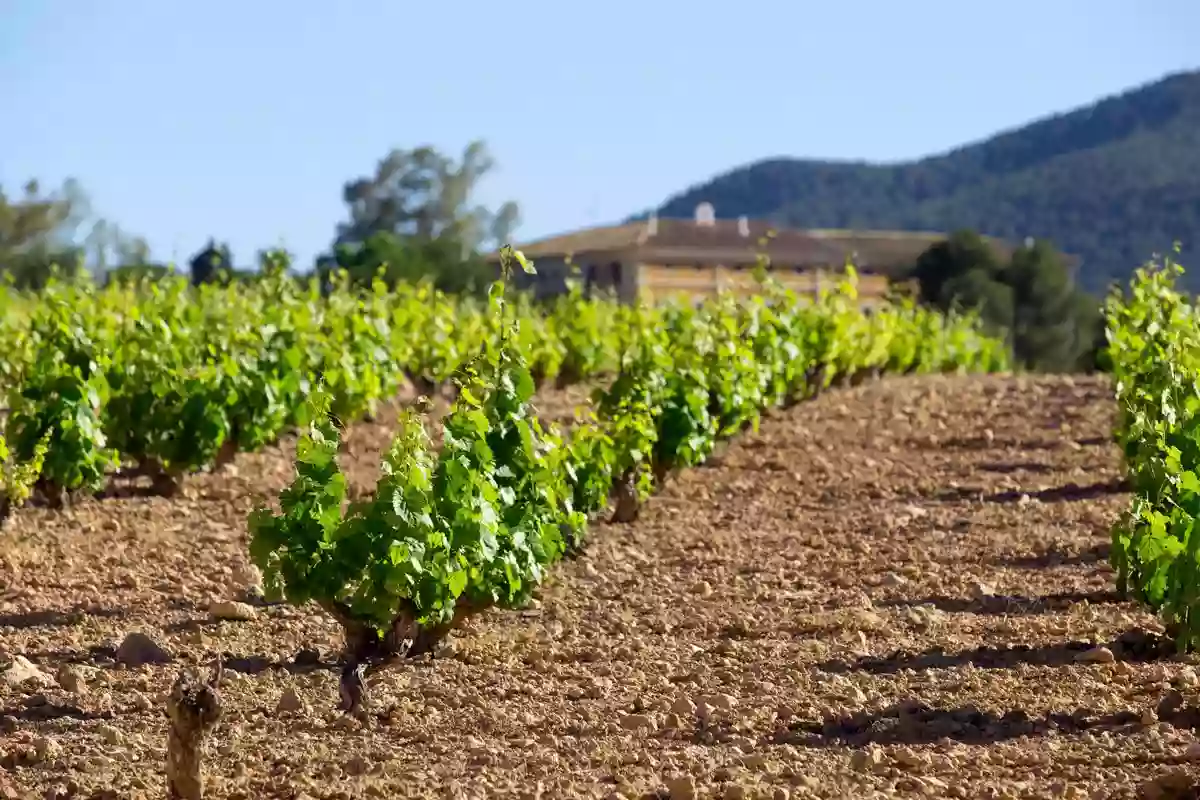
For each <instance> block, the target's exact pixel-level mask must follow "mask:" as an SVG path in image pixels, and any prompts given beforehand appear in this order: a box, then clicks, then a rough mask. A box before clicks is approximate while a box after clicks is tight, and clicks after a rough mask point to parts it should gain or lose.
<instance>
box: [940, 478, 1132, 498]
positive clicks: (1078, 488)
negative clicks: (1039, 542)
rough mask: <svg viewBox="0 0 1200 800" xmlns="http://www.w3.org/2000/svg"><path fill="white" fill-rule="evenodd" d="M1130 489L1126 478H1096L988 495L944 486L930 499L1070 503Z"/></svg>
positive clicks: (962, 488)
mask: <svg viewBox="0 0 1200 800" xmlns="http://www.w3.org/2000/svg"><path fill="white" fill-rule="evenodd" d="M1127 491H1129V486H1128V484H1127V483H1126V481H1125V479H1123V478H1112V479H1110V480H1107V481H1097V482H1095V483H1088V484H1084V485H1080V484H1078V483H1068V484H1066V485H1065V486H1055V487H1053V488H1051V489H1042V490H1041V491H1035V492H1024V491H1021V490H1020V489H1009V490H1006V491H1003V492H992V493H990V494H987V493H985V492H983V491H981V490H980V489H978V488H972V487H969V486H962V487H958V488H955V489H943V490H941V491H939V492H936V493H935V494H934V495H933V496H932V497H931V498H930V499H931V500H939V501H941V502H948V503H955V502H962V501H975V502H983V503H1020V502H1030V501H1033V500H1036V501H1038V502H1039V503H1071V502H1076V501H1079V500H1097V499H1099V498H1102V497H1108V496H1110V495H1115V494H1122V493H1124V492H1127Z"/></svg>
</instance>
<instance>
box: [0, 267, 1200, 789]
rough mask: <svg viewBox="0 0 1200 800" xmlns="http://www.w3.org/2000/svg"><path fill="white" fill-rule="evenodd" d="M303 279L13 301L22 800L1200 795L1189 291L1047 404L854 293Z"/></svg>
mask: <svg viewBox="0 0 1200 800" xmlns="http://www.w3.org/2000/svg"><path fill="white" fill-rule="evenodd" d="M504 255H505V261H504V264H505V267H506V269H509V270H515V269H532V268H533V267H531V266H530V265H529V264H528V263H527V262H526V261H525V260H524V258H523V257H522V256H521V255H520V254H519V253H516V252H513V251H511V250H506V251H505V253H504ZM285 267H286V263H285V262H284V261H283V260H282V259H279V258H276V259H274V260H272V261H270V263H269V264H268V269H267V270H266V274H265V275H264V276H263V277H262V278H261V279H260V280H258V281H257V282H255V283H252V284H246V285H231V286H213V285H206V286H202V287H192V286H190V285H188V283H187V282H186V281H183V280H179V281H177V282H172V281H159V282H142V283H136V282H135V283H123V284H113V285H110V286H106V287H104V288H98V287H95V286H93V285H90V284H88V283H87V282H86V281H79V282H56V283H52V284H51V285H50V286H49V287H48V288H47V289H46V290H44V291H43V292H41V293H40V294H39V295H38V296H37V297H36V298H33V297H27V296H23V295H19V294H17V293H10V294H8V295H5V296H3V297H0V305H3V309H4V312H5V314H4V317H3V320H2V321H0V342H2V343H3V350H4V353H5V358H4V359H3V363H2V367H3V370H2V372H0V384H2V386H0V388H2V389H3V392H4V395H5V398H6V404H5V405H6V407H7V412H6V417H5V420H4V447H3V459H4V473H3V477H4V486H3V490H4V496H3V502H2V504H0V509H2V510H3V513H4V516H5V517H6V521H5V526H4V530H3V533H2V534H0V538H2V545H0V671H2V674H3V677H4V680H3V681H0V797H23V796H25V794H26V793H28V794H29V796H36V797H56V798H57V797H63V798H66V797H80V798H82V797H114V798H116V797H160V796H162V795H163V794H164V792H165V791H166V790H165V786H166V785H167V782H172V784H173V785H174V786H175V787H176V790H177V791H179V792H180V794H179V795H178V796H180V797H192V796H199V795H198V794H196V793H195V792H196V787H197V786H198V784H197V783H196V779H197V777H198V775H199V774H200V772H201V770H202V771H203V773H204V774H205V776H206V777H205V780H206V782H207V786H208V792H207V793H206V794H205V795H204V796H211V797H229V798H235V797H236V798H245V800H255V799H256V798H273V797H284V798H300V797H309V798H350V797H394V796H448V797H451V796H465V797H485V796H486V797H490V796H508V795H512V796H520V797H562V796H596V797H605V796H612V797H646V796H656V793H657V795H658V796H670V797H709V796H716V797H725V798H734V799H735V800H736V799H737V798H751V797H770V798H802V797H843V796H856V797H872V796H893V795H911V796H932V797H963V798H966V797H989V796H990V797H1046V796H1058V797H1099V796H1103V797H1108V796H1129V797H1132V796H1136V794H1135V793H1136V792H1137V791H1139V789H1138V787H1141V789H1140V791H1142V793H1143V794H1145V793H1147V792H1149V793H1153V792H1158V794H1157V795H1156V796H1164V797H1165V796H1175V795H1171V794H1169V793H1168V792H1170V791H1172V787H1173V786H1176V785H1179V786H1182V785H1184V784H1185V783H1186V780H1188V779H1187V777H1186V776H1187V775H1188V774H1191V773H1189V770H1190V769H1191V768H1190V766H1189V765H1190V764H1191V763H1192V762H1193V761H1195V760H1200V744H1197V743H1196V740H1195V737H1194V735H1193V733H1192V730H1193V727H1194V726H1195V725H1197V724H1200V714H1198V713H1197V712H1196V711H1195V707H1194V705H1193V703H1192V700H1193V698H1191V696H1190V695H1191V693H1194V690H1195V689H1196V688H1197V687H1200V678H1198V677H1197V673H1196V671H1195V667H1194V666H1193V665H1194V660H1193V657H1192V656H1191V655H1190V654H1188V653H1186V652H1184V651H1185V650H1186V649H1187V648H1188V647H1189V646H1191V645H1193V644H1194V642H1195V640H1196V638H1197V636H1200V618H1196V617H1195V616H1194V615H1192V614H1191V611H1192V610H1193V606H1194V605H1195V604H1196V602H1197V600H1196V599H1194V598H1196V597H1197V592H1200V580H1198V579H1200V576H1198V575H1197V570H1198V569H1200V562H1197V559H1196V553H1197V550H1198V549H1200V540H1197V542H1192V541H1191V540H1190V537H1189V534H1190V532H1191V529H1192V525H1193V520H1194V518H1195V517H1194V514H1195V512H1196V511H1198V510H1200V509H1198V508H1197V503H1200V478H1198V477H1197V475H1198V474H1200V473H1198V471H1200V466H1197V465H1198V464H1200V435H1197V434H1195V433H1193V432H1192V431H1193V429H1197V426H1196V425H1195V424H1193V422H1192V420H1193V419H1194V418H1195V419H1200V417H1197V415H1198V414H1200V399H1197V398H1200V391H1198V390H1200V382H1198V379H1200V358H1198V357H1197V356H1196V353H1200V339H1197V336H1198V334H1197V332H1196V331H1200V326H1197V324H1196V323H1197V321H1198V320H1197V319H1196V311H1195V309H1194V306H1192V305H1191V304H1190V300H1189V298H1187V297H1186V296H1183V295H1181V294H1179V293H1177V292H1176V291H1175V290H1174V284H1173V276H1174V274H1175V273H1176V271H1177V269H1176V268H1175V267H1173V265H1170V264H1168V265H1166V267H1165V268H1154V269H1151V268H1147V269H1144V270H1142V271H1140V272H1139V273H1138V274H1137V275H1136V276H1135V278H1134V281H1133V283H1132V284H1131V286H1130V289H1129V291H1128V292H1126V293H1125V294H1124V295H1120V296H1117V295H1114V297H1113V298H1112V299H1111V300H1110V302H1109V306H1108V308H1107V315H1108V320H1109V326H1110V338H1111V342H1112V346H1111V353H1110V355H1111V359H1112V364H1113V368H1112V372H1113V374H1112V376H1110V377H1091V376H1088V377H1083V376H1077V377H1065V376H1063V377H1053V376H1049V377H1039V376H1013V375H1012V374H1011V373H1010V372H1009V371H1008V369H1009V365H1008V352H1007V349H1006V347H1005V345H1004V343H1003V342H1001V341H998V340H996V339H994V338H991V337H990V336H988V335H987V334H985V333H984V332H982V331H981V330H980V328H979V326H978V324H977V322H976V320H975V318H974V317H973V316H971V315H969V314H964V315H961V316H954V317H943V316H941V315H939V314H936V313H934V312H931V311H928V310H925V309H923V308H920V307H916V306H913V305H910V304H906V303H903V302H897V303H896V304H894V305H890V306H886V307H883V308H880V309H876V310H874V311H871V312H867V311H864V310H862V309H861V308H860V307H859V304H858V302H857V298H856V293H855V276H854V273H853V271H852V270H851V271H850V272H849V273H848V275H847V278H846V280H845V281H844V282H843V283H842V284H840V285H838V286H836V287H834V288H832V289H830V290H828V291H826V292H825V293H824V294H823V295H822V296H821V297H820V298H817V299H815V300H813V299H811V298H799V297H796V296H795V295H792V294H791V293H789V292H787V291H785V290H783V289H781V288H780V287H778V286H775V285H773V284H771V283H770V281H769V280H767V278H766V275H765V273H761V274H760V279H761V280H762V281H763V283H762V287H761V288H762V291H761V295H760V296H759V297H758V298H755V299H754V300H750V301H746V300H733V299H731V298H729V297H719V298H717V299H713V300H709V301H705V302H704V303H703V304H701V305H698V306H683V305H663V306H655V307H652V308H648V307H635V306H623V305H618V304H615V303H612V302H610V301H608V300H605V299H596V298H589V297H585V296H584V295H583V294H582V293H580V292H579V291H578V290H577V289H576V290H573V291H572V292H571V293H569V294H567V295H565V296H563V297H560V298H558V299H556V300H554V301H553V302H552V303H551V304H550V305H536V304H534V303H533V302H532V301H530V300H528V299H527V298H526V297H524V296H522V295H518V294H515V293H512V292H509V291H507V290H506V288H505V287H506V284H505V282H504V281H500V282H497V284H496V285H495V286H494V287H493V289H492V291H491V292H490V293H489V295H488V297H487V298H486V300H479V301H475V300H469V299H459V298H452V297H449V296H445V295H442V294H440V293H438V292H435V291H432V290H431V289H429V288H428V287H425V286H414V287H406V288H399V289H389V288H388V287H386V286H384V285H383V284H382V283H378V284H376V285H374V286H372V287H369V288H366V289H364V288H360V287H355V286H352V285H350V284H349V283H348V282H346V281H334V282H333V283H332V285H327V286H321V285H319V284H318V283H316V282H312V283H307V284H306V283H303V282H300V281H297V280H296V279H294V278H293V277H291V276H289V275H288V274H287V272H286V269H285ZM1114 396H1115V397H1116V401H1117V402H1115V403H1114ZM1114 437H1115V439H1116V440H1117V443H1118V445H1119V447H1114V446H1113V439H1114ZM1122 454H1123V459H1122ZM1127 490H1131V491H1132V498H1133V499H1132V501H1131V500H1130V495H1129V493H1128V491H1127ZM1114 523H1115V524H1114ZM1110 560H1111V561H1112V564H1113V566H1114V568H1115V574H1114V571H1113V570H1110V569H1109V567H1108V562H1109V561H1110ZM190 668H196V669H197V670H198V671H197V672H196V675H195V676H194V677H193V678H191V680H192V683H191V684H188V683H186V681H181V682H180V683H176V679H177V676H179V675H180V672H181V670H185V669H190ZM214 669H216V670H217V671H218V672H217V674H219V676H220V677H219V680H217V679H214V678H212V677H211V676H212V675H213V670H214ZM206 681H207V683H206ZM189 687H190V688H189ZM164 711H166V712H167V713H166V716H164ZM189 738H190V739H191V744H190V745H189V744H187V743H186V742H183V740H186V739H189ZM189 746H196V747H198V748H199V749H198V750H196V751H195V753H193V755H197V758H196V759H195V760H194V761H193V760H192V759H190V758H182V759H175V760H173V758H168V759H166V761H165V762H164V751H165V750H168V749H169V750H170V751H171V752H172V753H174V752H176V750H175V748H176V747H181V748H185V749H186V748H187V747H189ZM164 764H166V766H165V767H164ZM985 787H991V788H985ZM6 792H7V794H5V793H6ZM1178 796H1186V795H1182V794H1180V795H1178Z"/></svg>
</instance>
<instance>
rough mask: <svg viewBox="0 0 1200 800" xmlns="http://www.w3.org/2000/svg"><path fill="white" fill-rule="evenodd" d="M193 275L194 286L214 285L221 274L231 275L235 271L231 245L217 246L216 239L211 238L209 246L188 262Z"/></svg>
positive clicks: (222, 244)
mask: <svg viewBox="0 0 1200 800" xmlns="http://www.w3.org/2000/svg"><path fill="white" fill-rule="evenodd" d="M188 267H189V268H190V269H191V273H192V284H193V285H194V286H199V285H200V284H202V283H212V282H213V281H216V280H218V279H219V277H220V274H221V273H222V272H225V273H227V274H229V273H231V272H232V270H233V255H232V253H231V252H230V250H229V245H228V244H225V243H221V244H217V241H216V239H214V238H212V237H209V239H208V244H206V245H205V246H204V249H202V250H201V251H200V252H198V253H196V255H194V256H192V258H191V260H190V261H189V262H188Z"/></svg>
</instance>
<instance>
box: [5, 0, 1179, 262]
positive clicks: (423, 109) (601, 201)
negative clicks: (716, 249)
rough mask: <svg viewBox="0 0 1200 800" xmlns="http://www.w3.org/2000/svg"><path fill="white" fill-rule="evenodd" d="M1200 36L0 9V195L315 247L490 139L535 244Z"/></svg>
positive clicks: (1132, 8) (326, 9)
mask: <svg viewBox="0 0 1200 800" xmlns="http://www.w3.org/2000/svg"><path fill="white" fill-rule="evenodd" d="M1198 32H1200V3H1198V2H1196V0H1147V2H1144V3H1136V2H1130V0H1037V1H1036V2H1034V1H1032V0H1007V2H1003V3H972V2H962V0H958V2H952V0H910V2H893V1H892V0H835V2H820V3H818V2H811V0H808V1H806V0H790V1H787V0H774V1H772V0H737V2H718V1H717V0H692V1H691V2H682V1H681V0H604V2H582V3H580V2H561V0H559V1H554V0H500V2H484V0H458V2H444V3H432V2H431V3H414V2H411V1H406V0H391V2H386V1H385V0H342V2H316V0H290V2H284V1H283V0H239V1H238V2H234V1H233V0H207V1H206V2H184V0H0V114H2V115H3V122H0V185H2V186H4V187H6V188H7V189H8V190H10V191H15V190H16V189H17V188H18V186H19V185H20V184H23V183H24V182H25V181H27V180H28V179H30V178H38V179H40V180H41V181H43V182H44V183H46V184H54V185H57V184H58V183H60V182H61V181H62V180H63V179H64V178H67V177H69V176H73V177H75V178H77V179H79V180H80V181H81V183H82V184H83V187H84V188H85V189H86V190H87V191H88V193H89V194H90V195H91V197H92V200H93V203H94V206H95V208H96V211H97V213H99V214H100V215H102V216H104V217H106V218H108V219H111V220H112V221H114V222H116V223H117V224H119V225H120V226H122V227H123V228H125V229H127V230H128V231H130V232H132V233H137V234H141V235H143V236H145V237H147V238H148V239H149V241H150V244H151V247H152V249H153V252H154V255H155V256H156V257H158V258H163V259H170V258H172V257H173V256H177V257H178V258H180V259H184V260H186V258H187V257H188V256H189V255H190V254H191V253H192V252H194V251H195V250H197V249H198V248H199V247H201V246H202V245H203V243H204V241H205V240H206V239H207V237H208V236H209V235H210V234H212V235H215V236H217V237H218V238H219V239H224V240H227V241H229V242H230V244H231V245H232V247H233V251H234V254H235V257H236V258H237V260H238V261H239V262H246V263H248V262H249V261H250V259H252V257H253V253H254V251H255V250H256V249H257V248H259V247H265V246H274V245H279V244H283V245H285V246H287V247H288V248H289V249H291V250H292V251H293V252H295V253H296V254H297V255H298V256H299V257H300V258H301V260H302V261H304V262H309V261H310V260H311V258H312V256H313V255H315V254H316V253H317V252H319V251H320V250H321V249H323V248H324V247H326V246H327V245H328V243H329V241H330V239H331V238H332V236H333V231H334V226H335V224H336V223H337V222H338V221H339V220H340V219H342V218H343V217H344V206H343V205H342V202H341V186H342V184H343V182H345V181H346V180H348V179H350V178H353V177H357V176H360V175H365V174H368V173H369V172H371V171H372V169H373V167H374V165H375V163H376V161H377V160H378V159H379V158H381V157H382V156H383V155H384V154H385V153H386V152H387V151H388V150H389V149H390V148H392V147H395V146H400V147H411V146H415V145H419V144H425V143H429V144H433V145H435V146H438V147H439V148H441V149H445V150H448V151H450V152H452V153H453V154H455V155H457V154H458V153H460V152H461V149H462V147H463V146H465V144H466V143H467V142H468V141H470V140H471V139H474V138H483V139H484V140H485V141H486V142H487V143H488V145H489V148H490V149H491V152H492V154H493V156H494V157H495V158H496V160H497V161H498V163H499V168H498V169H497V170H496V172H495V173H494V174H493V175H492V176H491V177H490V178H489V179H488V181H487V183H486V184H485V185H484V186H483V187H482V190H481V196H480V200H482V201H483V202H485V203H488V204H497V203H499V202H500V201H503V200H505V199H514V200H516V201H517V202H518V203H519V204H520V206H521V208H522V218H523V224H522V225H521V227H520V228H519V229H518V232H517V238H518V239H528V238H532V237H537V236H541V235H545V234H549V233H553V232H557V231H560V230H567V229H571V228H576V227H581V226H585V225H589V224H600V223H603V222H608V221H615V220H619V219H620V218H622V217H624V216H625V215H627V214H630V213H633V212H636V211H641V210H643V209H645V208H648V207H650V206H653V205H656V204H658V203H660V202H662V201H663V200H664V199H666V197H667V196H668V195H670V194H672V193H673V192H676V191H679V190H682V189H684V188H686V187H687V186H689V185H692V184H695V183H698V182H700V181H702V180H704V179H706V178H708V177H711V176H712V175H714V174H716V173H719V172H723V171H725V170H727V169H729V168H731V167H734V166H736V165H739V164H742V163H745V162H749V161H753V160H756V159H759V158H764V157H769V156H778V155H791V156H802V157H820V158H846V159H867V160H896V159H906V158H911V157H916V156H921V155H926V154H929V153H932V152H937V151H941V150H945V149H948V148H951V147H954V146H956V145H959V144H963V143H966V142H969V141H972V140H976V139H980V138H984V137H986V136H988V135H989V134H991V133H993V132H995V131H997V130H1000V129H1004V128H1011V127H1015V126H1017V125H1019V124H1021V123H1024V122H1027V121H1029V120H1031V119H1034V118H1036V117H1039V116H1042V115H1044V114H1047V113H1052V112H1056V111H1061V110H1066V109H1069V108H1071V107H1074V106H1077V105H1081V104H1084V103H1087V102H1090V101H1092V100H1094V99H1096V98H1098V97H1100V96H1103V95H1106V94H1111V93H1115V92H1117V91H1120V90H1123V89H1125V88H1129V87H1132V86H1135V85H1138V84H1142V83H1146V82H1149V81H1152V80H1155V79H1157V78H1159V77H1161V76H1162V75H1164V74H1166V73H1168V72H1174V71H1177V70H1181V69H1189V68H1195V67H1198V66H1200V45H1197V42H1196V36H1197V33H1198ZM717 211H718V213H719V212H720V209H717Z"/></svg>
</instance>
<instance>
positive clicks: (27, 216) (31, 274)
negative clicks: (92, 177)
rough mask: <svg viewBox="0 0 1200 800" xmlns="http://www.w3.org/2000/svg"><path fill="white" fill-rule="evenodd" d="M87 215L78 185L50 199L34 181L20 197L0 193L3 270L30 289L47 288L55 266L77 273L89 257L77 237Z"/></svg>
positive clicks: (0, 262) (0, 190) (0, 267)
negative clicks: (77, 243) (84, 257)
mask: <svg viewBox="0 0 1200 800" xmlns="http://www.w3.org/2000/svg"><path fill="white" fill-rule="evenodd" d="M87 213H88V204H87V200H86V197H85V196H84V195H83V192H82V190H81V189H80V188H79V185H78V184H77V183H75V182H74V181H67V182H65V183H64V184H63V186H62V188H61V189H60V190H59V191H58V192H56V193H49V194H43V193H42V190H41V186H40V185H39V184H38V182H37V181H35V180H34V181H29V182H28V183H27V184H25V186H24V188H23V190H22V193H21V194H20V196H18V197H15V198H10V197H9V196H8V195H6V194H5V193H4V190H3V188H0V271H3V272H4V273H5V274H7V275H8V276H9V277H11V279H12V280H13V281H14V282H15V283H16V285H17V286H20V287H22V288H29V289H39V288H41V287H42V286H45V284H46V281H47V280H48V279H49V277H50V274H51V269H52V267H54V266H57V267H58V268H59V269H61V270H62V271H63V272H64V273H67V274H70V273H73V272H75V271H77V270H78V269H79V268H80V265H81V262H82V259H83V255H84V254H83V251H82V249H81V248H79V247H78V246H76V245H75V243H74V239H75V233H76V230H77V229H78V227H79V226H80V224H81V223H82V220H83V217H84V216H85V215H86V214H87Z"/></svg>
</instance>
